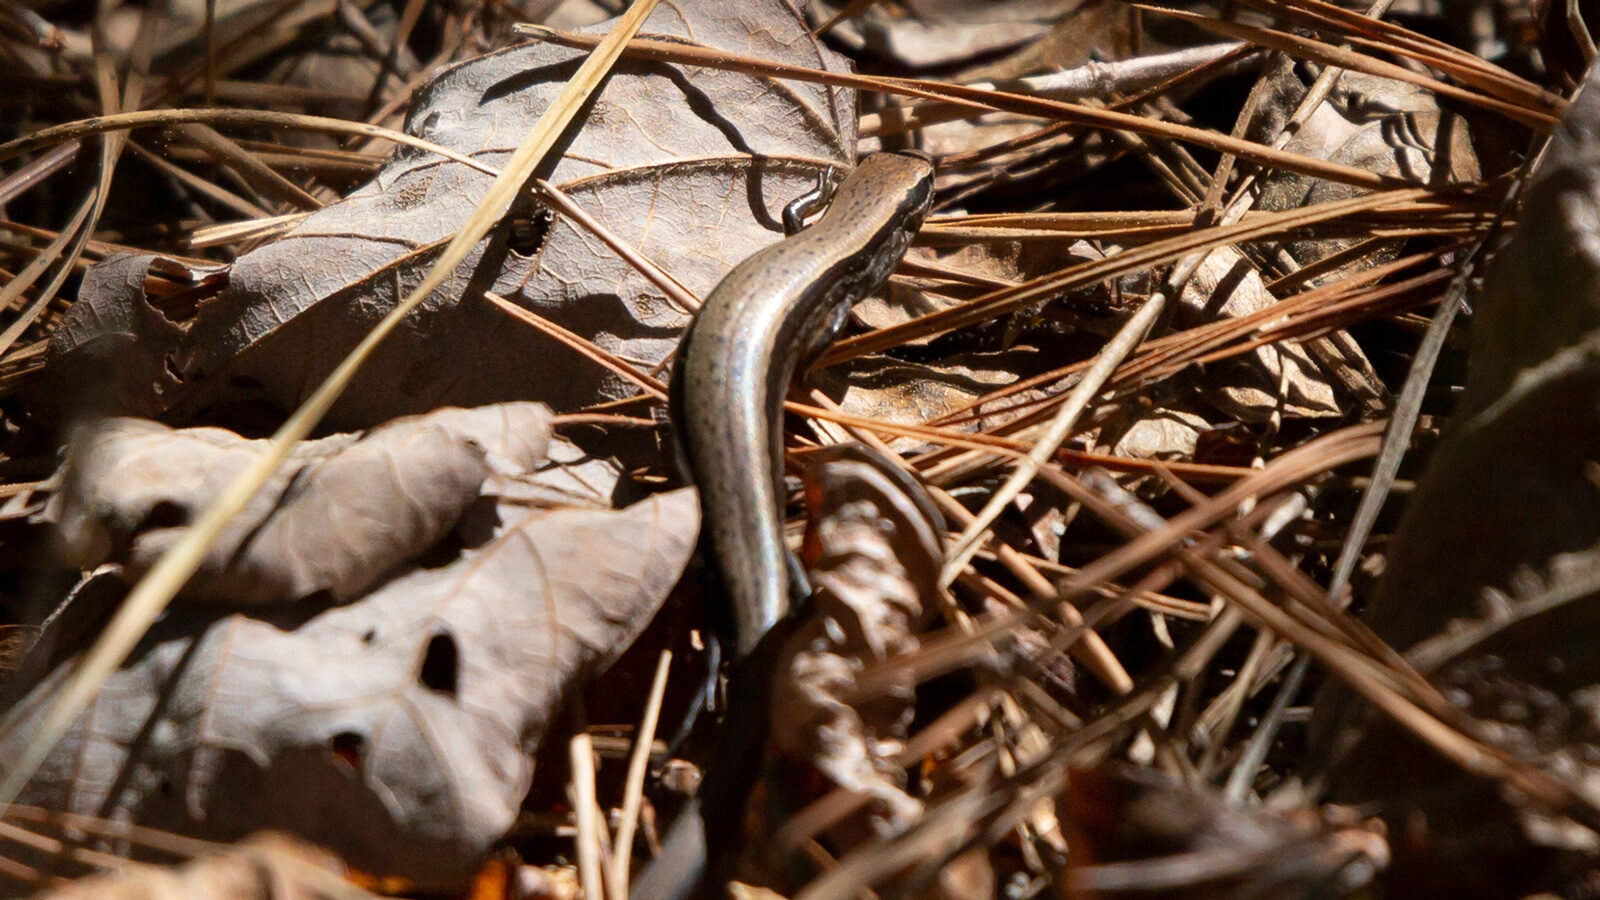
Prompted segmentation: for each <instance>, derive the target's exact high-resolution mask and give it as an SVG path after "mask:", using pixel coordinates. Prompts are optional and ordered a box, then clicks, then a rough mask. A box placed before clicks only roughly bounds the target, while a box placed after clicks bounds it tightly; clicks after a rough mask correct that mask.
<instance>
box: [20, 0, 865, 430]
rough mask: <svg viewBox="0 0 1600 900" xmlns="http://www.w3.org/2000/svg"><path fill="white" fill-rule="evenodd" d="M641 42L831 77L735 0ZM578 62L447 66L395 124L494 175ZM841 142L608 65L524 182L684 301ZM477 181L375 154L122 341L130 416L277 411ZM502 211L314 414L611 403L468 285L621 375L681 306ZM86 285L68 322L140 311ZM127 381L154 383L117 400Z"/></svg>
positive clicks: (560, 229) (785, 24)
mask: <svg viewBox="0 0 1600 900" xmlns="http://www.w3.org/2000/svg"><path fill="white" fill-rule="evenodd" d="M607 27H609V26H607V25H604V24H602V25H600V26H597V28H599V29H601V30H604V29H605V28H607ZM646 32H647V33H649V34H651V35H654V36H657V37H667V38H671V39H676V40H693V41H697V42H699V43H702V44H706V45H709V46H712V47H718V48H722V49H725V50H728V51H732V52H736V53H744V54H751V55H755V56H760V57H765V58H769V59H775V60H781V61H785V62H790V63H797V64H801V65H806V66H810V67H813V68H822V69H830V70H834V71H842V70H843V69H844V67H845V66H846V63H845V62H844V61H843V59H842V58H841V57H838V56H837V55H835V54H833V53H832V52H830V51H828V50H826V49H825V48H824V47H822V45H821V44H819V43H818V42H817V41H816V39H814V38H813V37H812V36H811V34H810V32H809V31H807V29H806V26H805V23H804V22H803V21H802V20H801V19H800V17H799V15H798V14H797V13H796V12H795V10H794V9H793V8H792V7H791V6H790V5H789V4H787V3H784V2H782V0H763V2H761V3H757V4H745V5H743V6H742V7H741V10H740V15H738V16H729V15H725V14H724V10H722V9H721V8H719V7H718V6H716V5H715V4H682V5H676V6H671V7H667V6H663V7H662V8H660V9H658V10H657V11H656V12H655V13H654V14H653V15H652V17H651V18H650V19H649V21H648V23H647V25H646ZM581 55H582V53H581V51H577V50H572V49H567V48H562V47H559V46H556V45H554V44H547V43H536V44H527V45H522V46H518V47H512V48H509V49H506V50H501V51H498V52H495V53H490V54H488V55H485V56H481V57H478V58H475V59H472V60H468V61H466V62H463V63H460V64H457V65H455V66H452V67H450V68H448V69H446V70H445V71H444V72H442V73H440V74H439V75H438V76H437V77H436V78H434V79H433V81H432V82H430V83H429V84H428V85H426V86H425V87H423V88H422V89H421V90H420V91H419V92H418V94H417V97H416V99H415V102H414V103H413V105H412V112H411V115H410V117H409V119H408V121H407V123H406V129H407V131H408V132H410V133H412V134H415V135H418V136H423V137H426V138H427V139H428V140H431V141H434V142H437V143H439V144H442V145H444V146H447V147H449V148H451V149H455V150H458V151H461V152H463V153H468V154H471V155H472V156H473V157H474V158H476V159H478V160H481V161H482V162H483V163H485V164H487V165H490V166H496V165H499V164H500V163H502V162H503V161H504V160H505V159H506V158H507V156H508V155H509V154H510V152H511V151H512V149H514V148H515V146H516V144H517V142H518V141H519V140H520V139H521V137H522V135H523V134H524V133H525V132H526V131H527V129H528V127H529V126H530V125H531V124H532V122H533V121H534V120H535V119H536V118H537V116H538V115H539V114H540V113H541V112H542V111H543V110H544V108H545V107H546V106H547V105H548V104H549V102H550V100H551V98H553V97H554V96H555V94H556V93H557V92H558V91H559V90H560V88H561V87H562V85H563V84H564V83H565V81H566V79H567V77H568V76H569V75H570V74H571V70H572V68H573V67H574V66H575V65H576V64H577V61H578V59H579V58H580V57H581ZM854 139H855V109H854V99H853V93H852V92H848V91H843V90H835V89H832V88H828V87H825V86H820V85H811V84H803V83H797V82H775V81H771V80H768V79H762V78H754V77H751V76H748V75H742V74H739V73H735V72H728V71H719V70H716V69H710V68H697V67H676V66H670V65H664V64H659V63H653V62H648V61H632V60H626V59H625V60H623V61H622V62H621V63H619V65H618V66H617V68H616V70H615V71H613V73H612V74H611V75H610V77H609V78H608V80H607V83H606V86H605V88H604V90H603V92H602V93H601V94H600V95H599V96H598V99H597V100H596V101H595V102H594V104H593V108H592V109H591V110H590V111H589V113H588V114H587V119H586V120H585V124H584V127H583V128H581V129H579V130H575V131H574V132H573V133H572V137H571V140H570V142H569V143H568V144H567V145H566V147H565V148H564V155H563V156H561V157H560V158H559V159H558V160H557V161H556V162H555V163H554V165H553V167H552V169H551V171H549V172H547V173H543V176H544V177H545V178H546V180H548V181H550V182H551V183H553V184H555V185H556V186H557V187H559V188H560V189H562V190H563V191H564V192H565V193H566V194H568V195H569V196H571V197H572V198H573V199H574V200H575V201H576V202H577V203H579V204H580V205H581V206H583V207H584V208H585V209H586V210H589V211H590V212H591V213H592V214H593V215H594V216H595V217H596V218H597V219H598V220H599V221H600V222H601V223H603V224H604V225H605V226H606V227H607V228H609V229H610V230H611V231H612V232H614V233H615V234H616V235H617V236H618V237H619V238H620V239H621V240H622V241H624V242H626V243H628V244H630V245H631V246H633V247H634V248H636V249H637V250H638V251H639V252H641V253H642V254H644V256H646V257H647V258H649V259H652V260H654V261H656V262H658V263H660V264H662V265H664V266H666V267H667V268H668V269H669V270H670V272H671V274H672V275H673V276H674V277H675V278H676V279H677V280H678V281H679V282H680V283H682V284H683V285H685V286H686V287H688V288H689V289H690V290H691V291H694V292H697V293H700V294H702V295H703V294H704V293H706V292H708V291H709V290H710V289H711V287H712V286H713V285H715V284H716V283H717V281H718V280H719V279H720V278H721V277H722V276H723V275H724V274H726V272H727V271H728V269H730V268H731V267H732V266H733V265H734V264H735V263H737V262H739V261H740V260H742V259H744V258H745V257H746V256H748V255H749V254H750V253H751V252H753V251H755V250H756V249H759V248H760V247H762V246H764V245H766V244H769V243H771V242H772V241H774V240H776V239H777V238H778V237H780V236H781V234H782V231H781V225H780V223H779V219H780V213H781V210H782V208H783V207H784V205H785V204H787V203H788V202H790V201H791V200H793V199H794V198H795V197H798V196H800V195H801V194H804V193H806V192H807V191H808V190H810V189H811V188H813V187H814V186H815V183H816V181H817V177H818V175H819V174H820V173H821V172H823V171H824V170H826V169H827V168H828V166H830V165H848V164H849V163H850V162H851V161H852V160H853V159H854V155H855V148H854ZM489 183H490V176H489V175H487V174H485V173H483V172H479V171H476V170H473V169H469V168H467V167H465V166H462V165H459V164H457V163H455V162H451V161H448V160H444V159H441V158H439V157H437V156H432V155H429V154H426V153H420V152H414V151H404V152H400V153H398V154H396V155H395V156H394V157H393V158H392V159H391V160H390V161H389V162H388V163H387V164H386V165H385V166H384V168H383V169H382V170H381V171H380V172H379V174H378V175H377V177H376V178H374V179H373V180H372V181H370V182H369V183H368V184H366V185H365V186H364V187H361V188H359V189H358V190H356V191H355V192H354V193H352V194H350V195H349V196H348V197H345V198H344V199H342V200H340V201H339V202H336V203H333V204H330V205H328V206H327V207H325V208H323V209H321V210H318V211H316V212H315V213H313V214H311V215H310V216H308V217H307V218H306V219H304V220H302V221H301V222H299V223H298V224H297V225H296V226H294V228H293V229H292V230H290V231H289V232H288V233H287V234H285V235H283V236H282V237H280V238H278V239H277V240H274V241H272V242H271V243H268V244H266V245H263V246H261V247H259V248H257V249H255V250H253V251H252V252H249V253H246V254H244V255H243V256H241V257H240V258H239V259H238V260H236V261H235V262H234V263H233V265H232V267H231V269H230V270H229V273H228V285H227V287H226V288H225V289H224V290H223V291H222V292H221V294H220V295H219V296H217V297H216V298H215V299H214V300H212V301H210V302H209V303H207V304H205V305H204V306H203V307H202V308H201V309H200V310H199V311H198V312H197V313H196V314H195V315H194V316H193V318H192V319H191V320H189V321H187V322H185V323H184V328H185V334H184V336H183V339H182V341H181V346H180V347H178V348H177V349H176V350H175V351H173V352H171V353H167V354H162V353H161V348H159V347H154V346H149V345H142V344H140V345H134V346H130V347H128V348H126V351H125V352H126V353H128V354H129V355H130V357H131V359H130V361H129V363H128V364H129V365H130V366H132V367H133V368H134V369H136V370H137V371H139V372H143V373H159V372H160V368H159V367H160V366H162V365H163V364H165V365H167V366H168V367H169V368H170V376H171V377H170V379H169V380H174V381H176V382H178V385H176V387H178V388H180V390H178V391H176V392H175V393H172V394H167V395H163V396H160V397H158V398H151V397H149V396H144V397H143V398H142V399H143V402H142V403H141V405H140V406H139V409H140V410H142V411H144V412H146V413H152V412H157V411H161V410H172V411H173V412H175V413H177V414H180V415H181V414H186V413H190V412H193V411H195V410H198V409H201V408H205V407H209V406H212V405H215V404H221V403H228V402H232V401H245V400H253V401H262V400H264V401H266V402H268V403H270V404H272V405H274V406H277V407H279V408H290V407H293V406H294V405H296V404H297V403H299V402H300V401H301V400H302V399H304V396H305V394H306V393H307V392H308V391H309V390H310V388H311V386H314V385H316V384H318V383H320V382H321V380H322V379H323V377H324V376H325V375H326V374H327V373H328V372H329V371H330V370H331V369H332V368H333V366H334V365H335V364H336V363H337V362H338V360H339V359H341V358H342V357H343V355H344V354H345V353H346V352H347V351H348V350H349V349H350V348H351V347H352V346H353V345H354V344H355V343H356V342H357V340H359V338H360V337H361V336H362V335H364V334H365V333H366V332H367V331H368V330H370V329H371V327H372V326H373V324H374V323H375V322H377V321H378V320H379V319H380V318H381V317H382V316H383V315H384V314H385V313H387V312H388V311H389V310H390V309H392V308H393V306H394V305H395V303H396V302H397V300H398V298H399V297H401V296H403V295H404V293H405V292H406V291H407V290H408V289H409V287H410V286H411V285H412V284H414V283H415V282H416V281H417V280H419V279H420V277H421V275H422V273H423V272H424V271H425V270H426V268H427V267H428V266H429V265H430V264H431V262H432V260H433V258H434V256H435V255H436V254H437V253H438V252H439V251H440V249H441V248H442V246H443V244H444V243H445V242H446V241H448V240H449V238H450V237H451V236H452V235H453V234H454V233H455V232H456V231H458V230H459V228H460V225H461V223H462V221H463V220H464V219H465V218H466V216H467V215H468V213H470V211H471V210H472V208H473V206H474V204H475V203H476V201H477V199H478V198H479V197H480V196H481V194H482V193H483V191H484V190H485V189H486V188H487V186H488V185H489ZM510 218H511V220H512V221H511V223H510V225H509V227H507V228H506V229H504V230H502V231H501V232H500V233H498V234H497V235H496V236H494V237H491V238H490V239H488V240H486V241H485V242H484V244H483V245H481V246H480V247H479V248H478V250H477V251H476V252H475V253H474V255H473V256H472V257H471V258H470V259H469V261H468V262H467V263H465V264H463V265H462V266H461V267H460V268H459V269H458V270H457V271H456V272H455V273H454V274H453V275H452V276H451V277H450V278H449V279H448V280H447V281H446V282H445V283H444V284H443V285H442V286H441V287H440V288H439V289H437V290H436V291H435V292H434V293H433V294H432V295H431V296H430V297H429V298H428V299H426V300H425V301H424V302H423V304H422V306H421V307H420V308H419V309H418V310H417V311H416V312H415V313H413V314H412V316H411V317H410V318H409V319H408V320H407V322H406V324H405V325H404V326H402V328H401V329H400V331H399V332H398V333H396V334H394V335H393V336H391V337H390V338H389V339H388V341H386V342H385V344H384V345H383V347H382V348H381V349H380V350H379V351H378V353H377V354H376V355H375V356H374V357H373V358H371V359H370V360H368V361H367V363H366V365H365V366H364V367H363V368H362V370H361V372H360V374H359V375H357V376H356V379H355V381H354V383H353V384H352V385H351V386H350V387H349V389H348V390H346V392H345V393H344V395H343V396H342V398H341V399H340V400H339V402H338V404H337V405H336V406H335V407H334V408H333V411H332V412H331V413H330V414H329V416H328V418H327V421H328V422H329V423H331V424H334V425H335V426H342V427H364V426H369V425H371V424H374V423H376V422H381V421H385V420H387V419H390V418H392V417H395V416H399V415H407V414H414V413H419V412H423V411H426V410H429V409H432V408H435V407H437V406H440V405H445V404H455V405H463V406H476V405H482V404H485V403H491V402H496V401H502V400H525V399H533V400H541V401H544V402H547V403H549V404H551V405H552V406H554V407H556V408H558V409H571V408H575V407H578V406H582V405H586V404H591V403H594V402H596V401H597V400H605V399H616V398H618V397H622V396H625V395H627V394H630V393H632V391H633V388H632V386H631V385H630V384H629V383H628V382H626V381H624V380H622V379H620V378H618V377H617V376H615V375H612V374H609V373H608V372H606V371H605V370H604V369H602V368H600V367H599V366H594V365H591V364H587V363H584V362H583V361H582V360H581V359H579V358H578V357H576V356H574V355H572V351H570V350H569V349H567V348H565V347H562V346H560V345H558V344H556V343H554V342H553V340H552V339H550V338H548V337H546V336H544V335H541V334H538V333H535V332H533V331H531V330H530V329H528V328H527V327H525V326H522V325H519V324H517V323H514V322H512V321H511V320H509V319H508V318H507V317H506V316H505V314H504V313H502V312H500V311H499V310H498V309H496V308H495V307H494V306H493V305H491V304H490V303H488V302H487V301H485V300H483V299H482V293H483V291H484V290H491V291H493V292H495V293H497V294H499V295H501V296H503V297H506V298H508V299H510V300H511V301H512V302H514V303H517V304H519V305H521V306H523V307H526V308H528V309H530V310H533V311H535V312H537V313H538V314H539V315H541V316H544V317H546V318H548V319H549V320H551V321H553V322H555V323H556V324H558V325H560V326H562V327H564V328H566V329H567V330H569V331H571V332H574V333H576V334H578V335H581V336H582V337H585V338H588V339H590V340H593V341H594V342H595V343H597V344H598V345H599V346H601V347H602V348H603V349H605V350H607V351H609V352H611V353H613V354H616V355H618V356H621V357H623V358H625V359H628V360H632V361H634V362H635V364H636V365H638V366H640V367H641V368H643V369H649V368H651V367H653V366H655V365H656V364H658V363H660V362H661V361H663V360H664V359H665V358H666V357H667V355H668V354H669V353H670V352H671V351H672V349H673V348H674V347H675V346H676V344H677V339H678V336H679V333H680V332H681V330H682V329H683V327H684V326H685V325H686V324H687V322H688V321H689V317H690V313H689V311H687V310H683V309H679V308H677V307H675V306H673V305H672V304H671V303H669V302H668V301H667V300H666V299H665V298H664V297H663V296H662V295H661V292H660V291H659V290H658V289H657V288H655V287H654V286H653V285H651V284H650V283H649V282H648V281H647V280H645V279H644V278H643V277H642V276H641V275H639V274H638V273H637V272H636V271H634V269H633V268H632V266H630V265H629V264H628V263H627V262H625V261H623V260H622V259H620V258H618V256H617V255H616V254H615V253H613V252H612V251H610V250H609V249H607V248H606V247H605V246H603V245H602V244H601V243H600V242H599V240H598V239H597V238H595V237H594V236H593V235H591V234H589V233H588V232H587V231H584V230H583V229H582V228H580V227H578V226H576V225H574V224H572V223H571V222H569V221H567V220H566V219H565V218H555V219H554V220H553V221H552V216H551V213H550V211H549V210H548V209H546V208H544V207H542V206H541V205H538V204H536V203H533V202H531V201H530V202H527V203H526V204H525V205H524V206H522V207H520V208H517V209H514V210H513V211H512V214H511V217H510ZM94 284H98V285H103V290H102V293H99V294H96V293H93V292H88V291H86V292H84V293H83V294H82V295H81V299H80V302H79V306H78V307H77V309H81V310H83V312H82V313H78V312H76V311H74V313H72V314H71V315H70V317H76V316H78V315H83V316H97V317H99V318H117V317H118V316H119V315H120V314H119V313H116V312H108V311H107V310H118V309H122V308H126V307H129V306H137V304H138V302H139V295H138V294H137V293H135V292H134V291H132V290H131V285H128V284H127V283H126V281H123V282H118V283H111V282H110V281H109V280H106V279H102V280H99V281H95V282H94ZM74 327H80V326H74ZM80 343H82V342H80ZM150 354H156V355H153V356H152V355H150ZM163 360H165V361H166V362H165V363H163ZM51 365H60V366H61V367H62V370H63V371H66V370H69V369H71V368H72V367H73V363H72V359H71V355H70V354H67V353H61V354H59V355H54V356H52V363H51ZM141 387H142V388H143V389H144V390H147V391H148V390H150V389H151V387H153V386H136V387H135V388H133V389H132V390H133V391H134V392H135V393H137V391H138V390H139V389H140V388H141Z"/></svg>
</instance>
